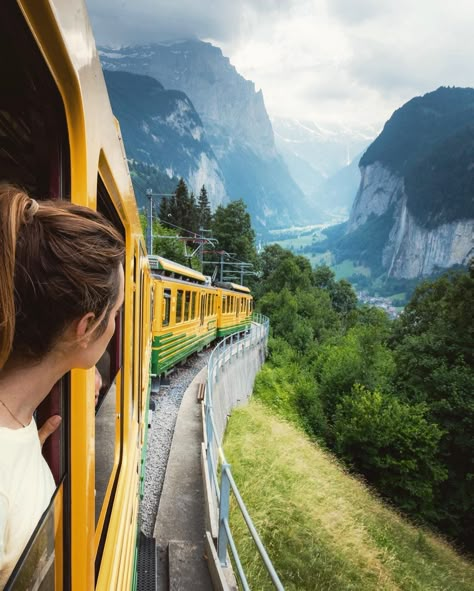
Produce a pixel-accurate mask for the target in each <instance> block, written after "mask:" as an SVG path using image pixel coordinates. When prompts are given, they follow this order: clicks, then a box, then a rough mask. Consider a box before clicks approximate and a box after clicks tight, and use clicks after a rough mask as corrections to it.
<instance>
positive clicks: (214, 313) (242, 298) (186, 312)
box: [149, 256, 252, 377]
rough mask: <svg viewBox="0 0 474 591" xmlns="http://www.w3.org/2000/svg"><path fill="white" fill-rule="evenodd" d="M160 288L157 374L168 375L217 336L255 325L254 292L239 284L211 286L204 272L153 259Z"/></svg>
mask: <svg viewBox="0 0 474 591" xmlns="http://www.w3.org/2000/svg"><path fill="white" fill-rule="evenodd" d="M149 260H150V265H151V270H152V277H153V285H154V294H155V301H154V306H153V308H154V313H153V327H152V331H153V341H152V354H151V375H152V377H156V376H160V375H162V374H164V373H166V372H167V371H168V370H169V369H170V368H171V367H173V366H175V365H176V364H177V363H178V362H180V361H181V360H182V359H185V358H186V357H188V356H189V355H190V354H191V353H194V352H196V351H201V350H202V349H203V348H204V347H205V346H206V345H208V344H209V343H210V342H211V341H213V340H214V339H215V338H216V337H225V336H227V335H229V334H232V333H235V332H240V331H244V330H246V329H247V328H249V326H250V318H251V314H252V296H251V295H250V290H249V289H248V288H247V287H244V286H243V285H236V284H235V283H217V284H216V285H210V283H209V282H208V280H207V278H206V277H205V276H204V275H203V274H202V273H199V272H198V271H194V270H193V269H190V268H188V267H184V266H183V265H179V264H177V263H174V262H172V261H169V260H167V259H165V258H163V257H159V256H150V257H149Z"/></svg>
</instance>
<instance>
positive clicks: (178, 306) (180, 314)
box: [176, 289, 183, 322]
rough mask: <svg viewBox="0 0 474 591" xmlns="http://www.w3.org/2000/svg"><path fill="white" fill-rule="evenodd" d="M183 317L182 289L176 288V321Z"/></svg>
mask: <svg viewBox="0 0 474 591" xmlns="http://www.w3.org/2000/svg"><path fill="white" fill-rule="evenodd" d="M182 319H183V290H182V289H178V293H177V296H176V322H181V320H182Z"/></svg>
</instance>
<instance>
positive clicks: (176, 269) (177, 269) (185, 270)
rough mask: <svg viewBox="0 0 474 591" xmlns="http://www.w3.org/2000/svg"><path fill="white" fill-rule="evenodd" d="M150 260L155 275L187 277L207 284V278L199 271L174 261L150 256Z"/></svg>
mask: <svg viewBox="0 0 474 591" xmlns="http://www.w3.org/2000/svg"><path fill="white" fill-rule="evenodd" d="M148 260H149V262H150V269H151V270H152V272H153V273H158V274H159V275H166V276H168V277H170V276H171V277H176V278H180V277H187V278H189V279H193V280H194V281H198V282H199V283H205V282H206V277H205V276H204V275H203V274H202V273H200V272H199V271H195V270H194V269H190V268H189V267H186V266H185V265H180V264H179V263H175V262H174V261H170V260H169V259H165V258H164V257H160V256H157V255H150V256H149V257H148Z"/></svg>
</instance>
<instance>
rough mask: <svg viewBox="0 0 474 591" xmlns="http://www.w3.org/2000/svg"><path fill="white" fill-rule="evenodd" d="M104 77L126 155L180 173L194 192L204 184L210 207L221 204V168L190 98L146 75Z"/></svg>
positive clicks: (107, 74)
mask: <svg viewBox="0 0 474 591" xmlns="http://www.w3.org/2000/svg"><path fill="white" fill-rule="evenodd" d="M104 76H105V81H106V83H107V89H108V91H109V96H110V102H111V104H112V109H113V111H114V114H115V116H116V117H117V118H118V120H119V121H120V126H121V131H122V134H123V137H124V144H125V148H126V151H127V156H128V157H129V158H133V159H135V160H138V161H141V162H144V163H146V164H152V165H155V166H157V167H158V168H159V169H160V170H161V171H162V172H164V173H166V174H167V175H168V176H169V177H170V178H171V177H183V178H184V179H185V181H186V182H187V184H188V185H189V187H190V188H191V190H192V191H194V193H195V194H196V195H197V194H199V191H200V189H201V187H202V185H204V184H205V185H206V187H207V190H208V193H209V196H210V201H211V205H212V206H213V207H216V206H217V205H219V204H221V203H223V202H225V201H226V199H227V196H226V190H225V186H224V177H223V174H222V171H221V169H220V166H219V163H218V162H217V160H216V157H215V155H214V152H213V150H212V148H211V146H210V144H209V142H208V141H207V138H206V134H205V132H204V128H203V124H202V121H201V119H200V118H199V115H198V114H197V112H196V110H195V109H194V106H193V104H192V103H191V101H190V100H189V98H188V97H187V96H186V95H185V94H184V93H183V92H180V91H176V90H166V89H165V88H163V85H162V84H160V83H159V82H158V81H157V80H155V79H154V78H151V77H149V76H140V75H137V74H130V73H128V72H109V71H105V72H104ZM139 205H143V204H139Z"/></svg>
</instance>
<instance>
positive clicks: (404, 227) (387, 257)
mask: <svg viewBox="0 0 474 591" xmlns="http://www.w3.org/2000/svg"><path fill="white" fill-rule="evenodd" d="M394 218H395V223H394V225H393V227H392V229H391V231H390V235H389V238H388V241H387V244H386V246H385V248H384V251H383V255H382V263H383V265H384V267H385V268H386V269H387V274H388V276H392V277H403V278H408V279H411V278H414V277H422V276H424V275H430V274H431V273H433V272H434V271H436V270H437V269H449V268H450V267H452V266H454V265H464V266H467V264H468V262H469V260H470V259H471V258H472V257H474V220H459V221H457V222H450V223H446V224H441V225H440V226H438V227H436V228H424V227H422V226H419V225H418V224H417V222H416V220H415V218H414V217H413V215H412V214H411V213H410V211H409V209H408V207H407V196H406V195H405V194H403V197H402V199H401V200H400V202H399V204H398V206H397V207H396V210H395V216H394Z"/></svg>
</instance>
